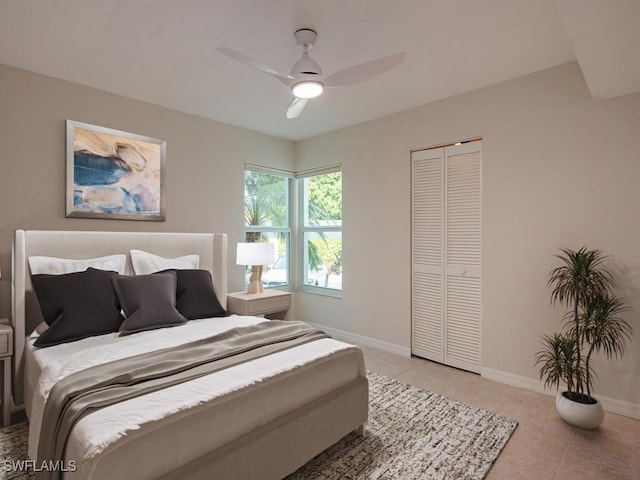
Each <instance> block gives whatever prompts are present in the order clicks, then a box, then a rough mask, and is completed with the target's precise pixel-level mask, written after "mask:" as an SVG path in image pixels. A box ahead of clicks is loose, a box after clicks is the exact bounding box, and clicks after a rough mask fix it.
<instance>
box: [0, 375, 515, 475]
mask: <svg viewBox="0 0 640 480" xmlns="http://www.w3.org/2000/svg"><path fill="white" fill-rule="evenodd" d="M369 404H370V408H369V423H368V424H367V429H366V433H365V434H364V435H357V434H355V433H352V434H349V435H348V436H346V437H345V438H343V439H342V440H341V441H339V442H338V443H337V444H335V445H334V446H333V447H331V448H329V449H327V450H326V451H324V452H323V453H321V454H320V455H318V456H317V457H315V458H314V459H312V460H310V461H309V462H308V463H307V464H306V465H304V466H303V467H302V468H300V469H299V470H298V471H296V472H295V473H293V474H291V475H290V476H288V477H287V480H298V479H300V480H302V479H304V480H309V479H314V480H315V479H322V480H349V479H370V480H373V479H380V480H382V479H402V480H411V479H435V480H445V479H446V480H449V479H450V480H472V479H473V480H476V479H482V478H484V477H485V475H486V474H487V472H488V471H489V469H490V468H491V465H493V462H495V460H496V458H498V455H499V454H500V451H501V450H502V448H503V447H504V445H505V444H506V443H507V441H508V440H509V437H510V436H511V434H512V433H513V431H514V430H515V428H516V426H517V425H518V423H517V422H516V421H514V420H509V419H507V418H505V417H502V416H500V415H496V414H495V413H491V412H487V411H486V410H482V409H480V408H476V407H472V406H470V405H466V404H464V403H460V402H456V401H453V400H450V399H448V398H445V397H442V396H440V395H437V394H435V393H431V392H427V391H426V390H421V389H419V388H416V387H413V386H411V385H407V384H405V383H402V382H400V381H397V380H393V379H390V378H387V377H384V376H382V375H378V374H375V373H370V374H369ZM27 438H28V426H27V424H26V423H23V424H20V425H13V426H11V427H6V428H3V429H0V479H7V480H9V479H11V480H14V479H15V480H17V479H21V480H23V479H24V480H26V479H31V478H35V476H34V475H33V474H32V473H24V472H16V471H9V470H11V469H10V468H7V467H8V465H9V463H7V462H11V461H18V460H24V459H26V458H27Z"/></svg>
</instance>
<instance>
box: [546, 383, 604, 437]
mask: <svg viewBox="0 0 640 480" xmlns="http://www.w3.org/2000/svg"><path fill="white" fill-rule="evenodd" d="M556 409H557V410H558V413H559V414H560V417H562V419H563V420H564V421H565V422H567V423H568V424H570V425H573V426H575V427H580V428H588V429H593V428H598V427H599V426H600V425H601V424H602V420H603V419H604V410H603V409H602V404H601V403H600V402H598V401H597V400H596V403H593V404H586V403H579V402H574V401H573V400H569V399H568V398H567V397H565V396H564V395H563V394H562V393H561V392H558V396H557V397H556Z"/></svg>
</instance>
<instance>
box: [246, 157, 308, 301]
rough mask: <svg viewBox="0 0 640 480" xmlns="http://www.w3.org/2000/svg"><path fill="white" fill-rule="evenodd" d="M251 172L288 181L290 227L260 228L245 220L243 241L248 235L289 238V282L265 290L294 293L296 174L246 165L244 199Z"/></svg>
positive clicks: (287, 247) (288, 220)
mask: <svg viewBox="0 0 640 480" xmlns="http://www.w3.org/2000/svg"><path fill="white" fill-rule="evenodd" d="M247 171H250V172H253V173H261V174H266V175H273V176H277V177H282V178H284V179H286V182H287V224H288V226H280V227H274V226H259V225H247V224H246V223H245V222H244V220H243V222H242V223H243V227H244V238H243V241H245V242H246V239H247V233H254V232H255V233H260V234H263V233H276V234H278V233H286V234H287V236H288V241H287V242H286V255H287V280H288V282H287V283H286V284H284V285H277V286H273V287H265V288H269V289H274V290H285V291H292V290H293V289H294V286H295V281H294V278H293V276H292V273H293V269H292V268H291V265H292V262H291V260H292V248H291V246H292V244H293V243H294V242H296V236H295V234H294V228H293V219H294V214H293V205H294V201H293V198H294V184H295V181H294V179H295V178H294V174H293V172H289V171H287V170H280V169H276V168H268V167H262V166H259V165H253V164H249V163H245V165H244V170H243V175H242V183H243V197H244V194H245V192H246V185H247V184H246V172H247ZM243 206H244V201H243ZM277 261H278V257H276V258H275V260H274V263H275V262H277Z"/></svg>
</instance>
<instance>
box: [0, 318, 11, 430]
mask: <svg viewBox="0 0 640 480" xmlns="http://www.w3.org/2000/svg"><path fill="white" fill-rule="evenodd" d="M12 355H13V328H11V325H6V324H0V362H1V363H2V382H0V387H1V388H2V391H1V396H0V401H2V405H0V408H2V423H1V425H2V426H3V427H6V426H8V425H9V424H11V400H10V398H11V356H12Z"/></svg>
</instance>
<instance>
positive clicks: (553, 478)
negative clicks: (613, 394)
mask: <svg viewBox="0 0 640 480" xmlns="http://www.w3.org/2000/svg"><path fill="white" fill-rule="evenodd" d="M362 349H363V351H364V354H365V362H366V365H367V369H369V370H371V371H374V372H377V373H380V374H382V375H386V376H387V377H392V378H396V379H398V380H402V381H404V382H406V383H409V384H412V385H415V386H417V387H419V388H423V389H425V390H429V391H432V392H435V393H439V394H440V395H444V396H446V397H449V398H452V399H455V400H459V401H461V402H465V403H468V404H470V405H474V406H478V407H481V408H484V409H486V410H489V411H492V412H496V413H499V414H501V415H504V416H505V417H509V418H512V419H514V420H517V421H518V422H519V425H518V428H517V429H516V431H515V432H514V433H513V435H512V436H511V439H510V440H509V442H508V443H507V445H506V446H505V448H504V450H503V451H502V453H501V454H500V456H499V457H498V460H497V461H496V463H495V464H494V465H493V467H492V468H491V470H490V471H489V474H488V475H487V477H486V480H527V479H536V480H545V479H550V480H572V479H579V480H609V479H611V480H614V479H615V480H623V479H629V480H640V421H638V420H633V419H631V418H628V417H623V416H620V415H615V414H612V413H608V412H607V413H606V414H605V419H604V423H603V424H602V426H601V427H600V429H598V430H595V431H589V430H582V429H579V428H574V427H571V426H569V425H568V424H566V423H564V422H563V421H562V420H561V419H560V417H558V414H557V413H556V410H555V402H554V398H553V397H552V396H549V395H543V394H539V393H535V392H530V391H528V390H523V389H520V388H516V387H511V386H509V385H504V384H502V383H497V382H493V381H491V380H485V379H483V378H481V377H480V376H479V375H475V374H472V373H468V372H464V371H461V370H457V369H455V368H449V367H445V366H443V365H440V364H437V363H433V362H430V361H427V360H422V359H419V358H407V357H403V356H400V355H396V354H393V353H389V352H385V351H383V350H378V349H375V348H371V347H366V346H363V347H362Z"/></svg>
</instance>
